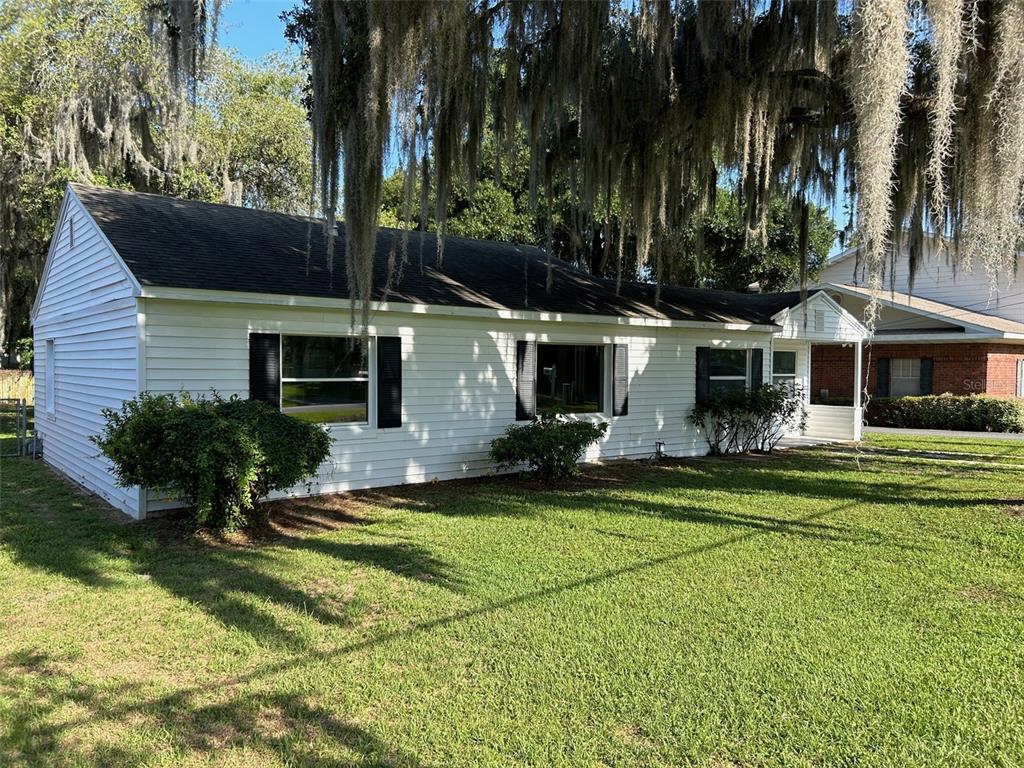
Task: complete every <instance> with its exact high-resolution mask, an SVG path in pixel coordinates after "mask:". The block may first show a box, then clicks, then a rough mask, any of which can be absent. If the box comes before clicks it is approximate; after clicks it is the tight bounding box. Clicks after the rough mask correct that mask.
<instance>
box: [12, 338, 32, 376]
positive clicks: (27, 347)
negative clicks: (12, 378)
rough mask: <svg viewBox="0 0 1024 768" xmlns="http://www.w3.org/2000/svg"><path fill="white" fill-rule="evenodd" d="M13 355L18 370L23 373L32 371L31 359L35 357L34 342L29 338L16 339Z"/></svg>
mask: <svg viewBox="0 0 1024 768" xmlns="http://www.w3.org/2000/svg"><path fill="white" fill-rule="evenodd" d="M14 355H15V357H16V358H17V359H18V368H20V369H21V370H23V371H31V370H32V357H33V356H34V355H35V342H34V341H33V340H32V337H31V336H26V337H24V338H21V339H18V340H17V341H16V342H15V343H14Z"/></svg>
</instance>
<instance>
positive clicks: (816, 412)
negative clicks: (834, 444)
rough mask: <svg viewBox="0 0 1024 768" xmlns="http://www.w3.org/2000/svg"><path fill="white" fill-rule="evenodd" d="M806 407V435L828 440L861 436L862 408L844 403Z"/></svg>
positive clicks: (851, 438)
mask: <svg viewBox="0 0 1024 768" xmlns="http://www.w3.org/2000/svg"><path fill="white" fill-rule="evenodd" d="M806 408H807V420H806V425H805V427H804V434H805V435H806V436H808V437H817V438H823V439H828V440H857V439H859V438H860V427H859V424H860V421H861V409H860V408H853V407H852V406H842V405H808V406H806Z"/></svg>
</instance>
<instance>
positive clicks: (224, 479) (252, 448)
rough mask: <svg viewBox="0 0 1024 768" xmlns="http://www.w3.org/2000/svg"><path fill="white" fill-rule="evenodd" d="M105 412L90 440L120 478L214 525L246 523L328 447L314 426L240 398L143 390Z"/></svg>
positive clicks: (303, 475) (313, 468) (310, 469)
mask: <svg viewBox="0 0 1024 768" xmlns="http://www.w3.org/2000/svg"><path fill="white" fill-rule="evenodd" d="M103 415H104V418H105V419H106V425H105V427H104V431H103V434H102V435H101V436H98V437H94V438H93V441H94V442H95V443H96V444H97V445H98V446H99V448H100V450H101V451H102V452H103V455H104V456H106V457H107V458H108V459H110V461H111V462H113V464H114V472H115V474H116V476H117V479H118V483H119V484H120V485H122V486H125V487H128V486H132V485H140V486H142V487H144V488H150V489H153V490H156V491H160V492H166V493H169V494H171V495H173V496H174V497H175V498H179V499H181V500H183V501H186V502H187V503H190V504H191V505H193V507H194V510H195V517H196V522H198V523H199V524H200V525H205V526H209V527H211V528H218V529H231V528H237V527H239V526H240V525H242V524H244V523H245V521H246V520H247V518H248V516H249V515H250V513H251V512H252V510H253V507H254V505H255V503H256V502H257V501H258V500H259V499H260V498H261V497H263V496H266V495H267V493H269V492H270V491H273V490H278V489H282V488H289V487H291V486H293V485H295V484H296V483H299V482H301V481H302V480H303V479H305V478H307V477H309V476H310V475H312V474H313V473H314V472H316V469H317V467H319V466H320V464H321V463H322V462H323V461H324V459H326V458H327V454H328V451H329V449H330V437H329V436H328V435H327V433H326V432H325V431H324V430H323V429H322V428H321V427H319V426H317V425H316V424H308V423H304V422H300V421H298V420H297V419H293V418H291V417H290V416H286V415H285V414H283V413H281V412H280V411H278V410H277V409H276V408H274V407H273V406H270V405H267V404H266V403H262V402H259V401H256V400H241V399H239V398H237V397H232V398H231V399H229V400H224V399H222V398H220V397H217V396H216V395H214V396H213V397H212V399H210V400H206V399H204V398H199V399H193V398H191V397H189V396H188V395H182V396H181V398H180V399H179V398H176V397H174V396H172V395H150V394H146V393H143V394H141V395H139V396H138V397H137V398H135V399H134V400H129V401H127V402H125V403H124V405H123V406H122V407H121V409H120V410H115V409H111V408H107V409H105V410H104V411H103Z"/></svg>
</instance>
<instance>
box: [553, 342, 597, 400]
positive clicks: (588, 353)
mask: <svg viewBox="0 0 1024 768" xmlns="http://www.w3.org/2000/svg"><path fill="white" fill-rule="evenodd" d="M604 360H605V352H604V346H603V345H596V344H595V345H589V344H538V345H537V411H538V412H539V413H600V412H601V411H603V410H604V391H605V382H604V379H605V365H604Z"/></svg>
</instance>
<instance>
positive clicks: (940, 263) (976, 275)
mask: <svg viewBox="0 0 1024 768" xmlns="http://www.w3.org/2000/svg"><path fill="white" fill-rule="evenodd" d="M856 261H857V259H856V258H854V257H853V256H850V257H848V258H845V259H843V260H841V261H839V262H837V263H835V264H832V265H830V266H827V267H825V268H824V269H823V270H822V272H821V275H820V276H819V278H818V281H819V282H820V283H821V284H824V283H840V284H842V283H850V284H854V285H861V286H864V285H867V284H868V282H867V275H866V273H865V270H864V266H863V265H861V268H860V269H859V270H856V268H855V264H856ZM908 266H909V260H908V258H907V255H906V253H902V254H900V256H899V257H898V258H897V259H896V266H895V273H894V274H895V280H894V281H892V282H890V277H889V274H888V273H887V275H886V278H885V281H884V288H885V289H886V290H895V291H898V292H900V293H913V294H914V295H915V296H920V297H921V298H925V299H932V300H933V301H940V302H942V303H944V304H951V305H953V306H955V307H963V308H965V309H970V310H972V311H974V312H982V313H984V314H987V315H996V316H997V317H1005V318H1007V319H1008V320H1016V321H1017V322H1024V255H1021V256H1018V261H1017V269H1016V270H1011V271H1010V274H1008V275H1006V276H1002V277H1000V279H999V282H998V283H997V284H996V286H995V288H993V286H992V282H991V280H990V279H989V276H988V275H987V274H986V273H985V269H984V267H983V266H982V265H981V264H974V265H972V266H971V267H967V266H964V265H959V266H957V265H954V263H953V261H952V259H951V258H949V257H948V255H947V254H946V253H945V252H943V251H931V252H926V254H925V256H924V258H923V259H922V261H921V264H920V266H919V268H918V271H917V274H916V275H915V277H914V289H913V291H911V290H910V280H909V269H908Z"/></svg>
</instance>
